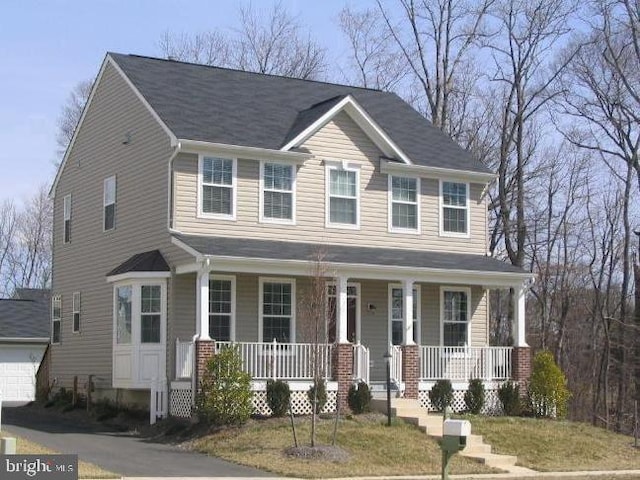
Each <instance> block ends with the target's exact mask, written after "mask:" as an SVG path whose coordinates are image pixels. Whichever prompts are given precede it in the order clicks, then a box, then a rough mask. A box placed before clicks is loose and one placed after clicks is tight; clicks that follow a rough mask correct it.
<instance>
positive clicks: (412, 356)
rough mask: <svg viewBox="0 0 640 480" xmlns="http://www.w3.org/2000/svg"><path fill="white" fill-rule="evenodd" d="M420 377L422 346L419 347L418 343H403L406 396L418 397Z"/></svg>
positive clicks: (403, 377)
mask: <svg viewBox="0 0 640 480" xmlns="http://www.w3.org/2000/svg"><path fill="white" fill-rule="evenodd" d="M419 379H420V347H418V345H403V346H402V381H403V382H404V398H413V399H417V398H418V381H419Z"/></svg>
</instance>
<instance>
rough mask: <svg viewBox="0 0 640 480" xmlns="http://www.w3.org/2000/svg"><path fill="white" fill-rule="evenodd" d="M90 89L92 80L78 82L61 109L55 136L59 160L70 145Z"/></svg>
mask: <svg viewBox="0 0 640 480" xmlns="http://www.w3.org/2000/svg"><path fill="white" fill-rule="evenodd" d="M92 87H93V80H83V81H81V82H78V84H76V86H75V87H73V90H71V93H69V96H68V97H67V101H66V103H65V104H64V106H63V107H62V110H61V112H60V115H59V116H58V133H57V135H56V142H57V143H58V155H59V157H60V158H62V156H63V155H64V153H65V152H66V150H67V147H68V146H69V143H71V139H72V138H73V134H74V132H75V130H76V126H77V125H78V122H79V121H80V117H81V116H82V111H83V110H84V106H85V104H86V103H87V100H88V99H89V95H90V94H91V88H92Z"/></svg>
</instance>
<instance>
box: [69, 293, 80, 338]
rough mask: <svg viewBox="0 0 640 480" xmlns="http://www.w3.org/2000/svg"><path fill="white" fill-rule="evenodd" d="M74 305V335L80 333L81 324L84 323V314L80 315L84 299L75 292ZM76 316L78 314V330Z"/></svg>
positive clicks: (72, 322)
mask: <svg viewBox="0 0 640 480" xmlns="http://www.w3.org/2000/svg"><path fill="white" fill-rule="evenodd" d="M76 298H77V301H76ZM72 305H73V312H72V314H71V331H72V332H73V333H80V322H81V321H82V314H81V313H80V309H81V308H82V307H81V305H82V299H81V297H80V292H73V296H72ZM76 314H78V328H77V329H76Z"/></svg>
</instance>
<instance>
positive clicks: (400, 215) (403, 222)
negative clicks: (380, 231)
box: [389, 175, 420, 233]
mask: <svg viewBox="0 0 640 480" xmlns="http://www.w3.org/2000/svg"><path fill="white" fill-rule="evenodd" d="M419 191H420V180H419V179H417V178H408V177H397V176H394V175H390V176H389V215H390V217H391V218H390V225H389V230H391V231H409V232H413V233H417V232H418V231H419V229H420V226H419V225H420V223H419V222H420V220H419V218H420V201H419V198H420V194H419Z"/></svg>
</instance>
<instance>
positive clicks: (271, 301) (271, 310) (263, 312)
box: [260, 278, 295, 343]
mask: <svg viewBox="0 0 640 480" xmlns="http://www.w3.org/2000/svg"><path fill="white" fill-rule="evenodd" d="M294 312H295V283H294V281H293V280H288V279H271V278H268V279H265V278H261V279H260V320H261V321H260V323H261V325H262V331H261V332H260V334H261V339H262V341H264V342H272V341H273V340H276V341H277V342H283V343H289V342H293V341H294V336H295V326H294V324H295V313H294Z"/></svg>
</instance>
